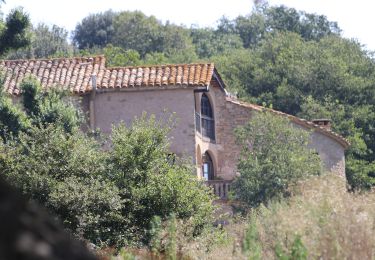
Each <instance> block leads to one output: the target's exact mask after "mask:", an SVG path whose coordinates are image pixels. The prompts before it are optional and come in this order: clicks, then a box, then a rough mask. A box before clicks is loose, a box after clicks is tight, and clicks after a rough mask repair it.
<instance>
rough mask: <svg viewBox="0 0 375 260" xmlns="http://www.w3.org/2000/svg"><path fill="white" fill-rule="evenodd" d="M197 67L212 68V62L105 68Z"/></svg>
mask: <svg viewBox="0 0 375 260" xmlns="http://www.w3.org/2000/svg"><path fill="white" fill-rule="evenodd" d="M186 65H187V66H197V65H209V66H214V67H215V64H214V63H213V62H202V63H175V64H173V63H167V64H150V65H147V64H144V65H132V66H113V67H106V69H108V70H115V69H130V68H150V67H169V66H175V67H177V66H186Z"/></svg>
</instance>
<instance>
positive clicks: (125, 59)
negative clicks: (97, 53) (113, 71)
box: [103, 44, 141, 67]
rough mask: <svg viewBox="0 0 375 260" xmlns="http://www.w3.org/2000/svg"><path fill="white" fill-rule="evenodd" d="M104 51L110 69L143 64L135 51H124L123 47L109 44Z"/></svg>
mask: <svg viewBox="0 0 375 260" xmlns="http://www.w3.org/2000/svg"><path fill="white" fill-rule="evenodd" d="M103 51H104V55H105V58H106V63H107V64H106V65H107V66H108V67H123V66H137V65H140V64H141V59H140V55H139V53H138V52H137V51H135V50H124V49H123V48H121V47H116V46H113V45H112V44H108V45H107V46H106V47H105V48H104V49H103Z"/></svg>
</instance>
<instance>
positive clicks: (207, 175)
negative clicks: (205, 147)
mask: <svg viewBox="0 0 375 260" xmlns="http://www.w3.org/2000/svg"><path fill="white" fill-rule="evenodd" d="M202 162H203V164H202V177H203V179H205V180H206V181H209V180H213V179H214V176H215V175H214V165H213V163H212V159H211V156H210V155H209V154H208V153H207V152H205V153H204V155H203V158H202Z"/></svg>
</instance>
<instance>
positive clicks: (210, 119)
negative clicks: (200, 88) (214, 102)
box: [201, 93, 215, 140]
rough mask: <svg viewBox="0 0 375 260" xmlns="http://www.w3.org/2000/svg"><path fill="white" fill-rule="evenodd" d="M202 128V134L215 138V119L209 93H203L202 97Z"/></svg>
mask: <svg viewBox="0 0 375 260" xmlns="http://www.w3.org/2000/svg"><path fill="white" fill-rule="evenodd" d="M201 119H202V124H201V128H202V129H201V130H202V135H204V136H207V137H209V138H211V139H213V140H215V121H214V114H213V111H212V107H211V103H210V100H209V99H208V97H207V95H206V94H204V93H203V95H202V98H201Z"/></svg>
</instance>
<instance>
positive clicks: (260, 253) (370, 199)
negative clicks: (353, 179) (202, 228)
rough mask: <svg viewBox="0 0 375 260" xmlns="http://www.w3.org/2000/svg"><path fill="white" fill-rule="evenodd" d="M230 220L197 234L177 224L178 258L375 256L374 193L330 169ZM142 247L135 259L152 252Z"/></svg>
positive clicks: (329, 257) (370, 257)
mask: <svg viewBox="0 0 375 260" xmlns="http://www.w3.org/2000/svg"><path fill="white" fill-rule="evenodd" d="M229 222H230V224H229V225H228V226H226V227H225V228H224V230H221V231H220V230H217V229H216V230H207V232H206V233H205V234H203V235H202V236H201V237H200V238H196V239H187V238H185V237H184V236H183V232H182V230H177V238H176V239H177V241H176V245H177V248H178V252H177V253H178V258H177V259H375V193H374V192H369V193H363V194H354V193H349V192H347V190H346V183H345V180H343V179H342V178H341V177H337V176H333V175H331V174H327V175H323V176H319V177H314V178H310V179H309V180H306V181H303V182H301V183H299V185H297V186H296V187H295V188H294V195H293V196H292V197H291V198H289V199H285V200H283V201H278V202H273V203H270V204H269V205H267V207H266V206H260V207H258V208H256V209H253V210H252V211H251V213H250V214H249V215H248V217H246V218H244V217H241V216H235V217H232V218H231V219H230V220H229ZM178 226H180V225H178ZM178 229H179V228H178ZM133 252H136V251H133ZM142 252H143V253H142V254H137V253H135V254H137V255H138V257H139V258H137V259H152V258H153V257H151V255H150V254H145V253H144V252H145V250H142ZM117 259H125V258H121V257H119V258H117ZM127 259H129V258H127ZM153 259H169V258H168V257H166V255H163V254H160V255H159V258H153Z"/></svg>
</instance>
